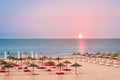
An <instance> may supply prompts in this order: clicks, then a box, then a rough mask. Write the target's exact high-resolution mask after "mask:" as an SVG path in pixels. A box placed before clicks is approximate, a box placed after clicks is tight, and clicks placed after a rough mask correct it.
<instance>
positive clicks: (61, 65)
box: [57, 63, 65, 72]
mask: <svg viewBox="0 0 120 80" xmlns="http://www.w3.org/2000/svg"><path fill="white" fill-rule="evenodd" d="M63 66H65V65H64V64H63V63H59V64H57V67H60V72H61V71H62V67H63Z"/></svg>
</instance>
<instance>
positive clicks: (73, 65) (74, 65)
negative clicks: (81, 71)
mask: <svg viewBox="0 0 120 80" xmlns="http://www.w3.org/2000/svg"><path fill="white" fill-rule="evenodd" d="M71 66H72V67H75V74H77V67H80V66H82V65H80V64H78V63H77V62H75V63H74V64H72V65H71Z"/></svg>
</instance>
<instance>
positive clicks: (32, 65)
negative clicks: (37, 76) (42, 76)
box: [29, 63, 38, 75]
mask: <svg viewBox="0 0 120 80" xmlns="http://www.w3.org/2000/svg"><path fill="white" fill-rule="evenodd" d="M29 67H32V68H33V73H32V75H34V67H38V66H37V65H36V64H34V63H32V64H30V65H29Z"/></svg>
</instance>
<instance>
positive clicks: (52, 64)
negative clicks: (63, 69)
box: [45, 61, 55, 71]
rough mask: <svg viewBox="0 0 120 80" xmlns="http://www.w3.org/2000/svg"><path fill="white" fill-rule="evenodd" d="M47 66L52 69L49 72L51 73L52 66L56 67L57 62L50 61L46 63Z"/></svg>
mask: <svg viewBox="0 0 120 80" xmlns="http://www.w3.org/2000/svg"><path fill="white" fill-rule="evenodd" d="M45 64H46V65H48V66H49V67H50V68H49V69H48V70H47V71H51V66H54V65H55V62H53V61H48V62H46V63H45Z"/></svg>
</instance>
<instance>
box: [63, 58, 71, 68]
mask: <svg viewBox="0 0 120 80" xmlns="http://www.w3.org/2000/svg"><path fill="white" fill-rule="evenodd" d="M63 63H65V64H66V69H64V70H70V69H68V64H71V62H70V61H68V60H65V61H64V62H63Z"/></svg>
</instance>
